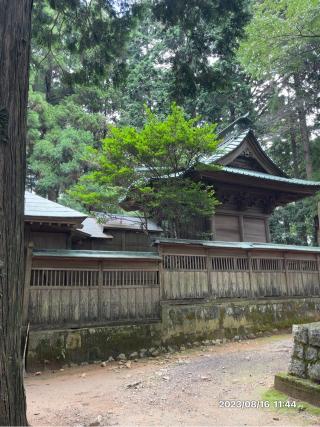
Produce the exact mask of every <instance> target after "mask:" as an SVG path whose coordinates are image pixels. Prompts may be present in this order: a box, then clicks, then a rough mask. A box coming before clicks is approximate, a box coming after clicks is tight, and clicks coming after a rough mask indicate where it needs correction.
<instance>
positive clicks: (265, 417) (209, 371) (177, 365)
mask: <svg viewBox="0 0 320 427" xmlns="http://www.w3.org/2000/svg"><path fill="white" fill-rule="evenodd" d="M290 347H291V336H283V335H282V336H276V337H270V338H259V339H256V340H252V341H245V342H240V343H229V344H224V345H221V346H214V347H205V348H203V349H200V348H198V349H192V350H187V351H184V352H182V353H177V354H174V355H169V356H163V357H159V358H157V359H143V360H140V361H138V362H132V364H131V367H130V368H127V367H124V366H122V367H121V368H120V366H119V364H118V363H117V362H114V363H110V364H108V365H107V367H105V368H102V367H100V366H98V365H90V366H83V367H79V368H70V369H66V370H65V371H63V372H57V373H55V374H52V373H45V374H42V375H41V376H31V375H30V376H28V377H27V379H26V390H27V400H28V412H29V422H30V423H31V425H34V426H36V425H50V426H57V425H70V426H87V425H90V424H91V425H120V426H160V425H161V426H214V425H215V426H240V425H248V426H249V425H250V426H258V425H259V426H264V425H277V426H280V425H281V426H283V425H291V426H293V425H295V426H302V425H306V424H309V425H310V424H312V425H320V420H319V419H318V420H317V418H316V417H314V416H311V415H308V414H306V413H305V412H301V413H299V414H282V413H280V414H279V413H276V412H274V411H272V410H269V409H253V408H252V409H237V408H221V407H220V405H219V401H220V400H241V401H248V400H250V401H252V400H261V394H262V393H263V391H264V390H266V389H268V388H269V387H271V386H272V384H273V377H274V374H275V373H276V372H279V371H281V370H282V371H284V370H286V368H287V364H288V360H289V354H290Z"/></svg>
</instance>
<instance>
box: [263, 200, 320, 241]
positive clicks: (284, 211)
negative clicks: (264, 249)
mask: <svg viewBox="0 0 320 427" xmlns="http://www.w3.org/2000/svg"><path fill="white" fill-rule="evenodd" d="M316 214H317V211H316V203H315V200H314V199H313V198H309V199H305V200H302V201H299V202H295V203H290V204H289V205H287V206H285V207H279V208H277V209H276V210H275V211H274V213H273V215H272V217H271V220H270V232H271V237H272V241H273V242H275V243H284V244H295V245H306V246H307V245H315V244H316V235H315V224H314V217H315V215H316Z"/></svg>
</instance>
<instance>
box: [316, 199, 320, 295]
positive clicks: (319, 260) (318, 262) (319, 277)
mask: <svg viewBox="0 0 320 427" xmlns="http://www.w3.org/2000/svg"><path fill="white" fill-rule="evenodd" d="M319 208H320V204H319ZM319 243H320V242H319ZM317 267H318V280H319V285H318V289H317V291H318V296H319V295H320V256H319V255H317Z"/></svg>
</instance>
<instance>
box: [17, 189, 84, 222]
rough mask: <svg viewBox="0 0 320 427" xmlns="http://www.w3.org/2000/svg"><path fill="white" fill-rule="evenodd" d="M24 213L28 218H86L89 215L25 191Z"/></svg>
mask: <svg viewBox="0 0 320 427" xmlns="http://www.w3.org/2000/svg"><path fill="white" fill-rule="evenodd" d="M24 197H25V208H24V215H25V217H26V218H31V217H32V218H55V219H61V220H62V219H85V218H86V217H87V215H85V214H83V213H81V212H78V211H75V210H74V209H70V208H68V207H66V206H63V205H60V204H59V203H55V202H52V201H51V200H48V199H45V198H44V197H41V196H38V195H37V194H33V193H30V192H29V191H26V192H25V196H24Z"/></svg>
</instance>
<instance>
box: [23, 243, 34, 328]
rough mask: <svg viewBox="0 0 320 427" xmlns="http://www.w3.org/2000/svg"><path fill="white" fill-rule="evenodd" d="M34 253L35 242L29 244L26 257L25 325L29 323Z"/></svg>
mask: <svg viewBox="0 0 320 427" xmlns="http://www.w3.org/2000/svg"><path fill="white" fill-rule="evenodd" d="M32 251H33V242H29V243H28V246H27V249H26V257H25V260H26V261H25V279H24V292H23V314H22V324H23V325H26V324H27V323H28V309H29V296H30V281H31V271H32Z"/></svg>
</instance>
